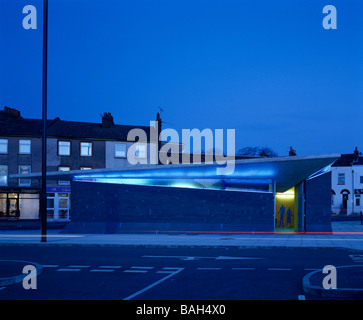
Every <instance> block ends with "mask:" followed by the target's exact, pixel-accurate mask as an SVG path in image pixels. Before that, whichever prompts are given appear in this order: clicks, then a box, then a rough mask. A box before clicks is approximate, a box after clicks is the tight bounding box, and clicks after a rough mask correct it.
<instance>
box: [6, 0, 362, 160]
mask: <svg viewBox="0 0 363 320" xmlns="http://www.w3.org/2000/svg"><path fill="white" fill-rule="evenodd" d="M29 4H31V5H34V6H36V8H37V10H38V29H37V30H25V29H23V27H22V20H23V18H24V16H25V15H24V14H23V13H22V8H23V7H24V6H25V5H29ZM328 4H331V5H334V6H336V8H337V22H338V29H337V30H324V29H323V27H322V20H323V18H324V16H325V15H324V14H323V13H322V9H323V7H324V6H325V5H328ZM362 16H363V1H361V0H334V1H330V0H329V1H328V0H324V1H321V0H288V1H287V0H286V1H283V0H275V1H271V0H254V1H252V0H250V1H247V0H223V1H222V0H153V1H152V0H127V1H126V0H49V60H48V61H49V62H48V66H49V77H48V81H49V82H48V83H49V84H48V88H49V91H48V98H49V100H48V117H49V118H54V117H56V116H59V117H60V118H61V119H64V120H74V121H88V122H99V121H100V120H101V117H100V113H103V112H104V111H107V112H111V113H112V114H113V116H114V120H115V122H116V123H118V124H136V125H148V124H149V121H151V120H154V119H155V116H156V112H157V111H158V110H159V109H158V107H159V106H160V107H161V108H163V109H164V112H163V113H162V118H163V120H164V121H165V122H166V123H165V124H164V128H165V127H168V128H174V129H177V130H178V131H179V132H180V130H181V129H183V128H185V129H193V128H198V129H200V130H202V129H204V128H210V129H212V130H214V129H236V149H239V148H241V147H243V146H251V145H252V146H255V145H257V146H269V147H271V148H272V149H274V150H275V151H276V152H277V153H278V154H279V155H280V156H283V155H287V154H288V150H289V146H290V145H292V146H293V147H294V148H295V149H296V150H297V153H298V154H299V155H303V154H323V153H350V152H352V151H353V150H354V147H355V146H358V147H359V148H360V149H361V150H362V151H363V131H362V128H363V41H362V40H363V39H362V35H363V19H362ZM41 75H42V1H41V0H0V108H3V106H9V107H12V108H17V109H19V110H20V111H21V113H22V115H23V116H24V117H28V118H41V87H42V86H41ZM180 136H181V135H180Z"/></svg>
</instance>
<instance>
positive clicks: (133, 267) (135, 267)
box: [131, 266, 154, 270]
mask: <svg viewBox="0 0 363 320" xmlns="http://www.w3.org/2000/svg"><path fill="white" fill-rule="evenodd" d="M131 269H145V270H151V269H154V267H137V266H132V267H131Z"/></svg>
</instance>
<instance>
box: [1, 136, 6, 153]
mask: <svg viewBox="0 0 363 320" xmlns="http://www.w3.org/2000/svg"><path fill="white" fill-rule="evenodd" d="M7 153H8V139H0V154H7Z"/></svg>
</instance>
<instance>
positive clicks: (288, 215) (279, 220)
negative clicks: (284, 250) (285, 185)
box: [275, 188, 295, 232]
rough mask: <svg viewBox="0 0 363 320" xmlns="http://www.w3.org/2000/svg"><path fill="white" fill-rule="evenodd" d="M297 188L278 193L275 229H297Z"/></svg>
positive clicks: (292, 230)
mask: <svg viewBox="0 0 363 320" xmlns="http://www.w3.org/2000/svg"><path fill="white" fill-rule="evenodd" d="M294 189H295V188H291V189H289V190H287V191H286V192H283V193H276V211H275V213H276V214H275V231H291V232H294V231H295V190H294Z"/></svg>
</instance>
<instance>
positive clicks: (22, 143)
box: [19, 140, 31, 154]
mask: <svg viewBox="0 0 363 320" xmlns="http://www.w3.org/2000/svg"><path fill="white" fill-rule="evenodd" d="M30 153H31V140H19V154H30Z"/></svg>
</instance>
